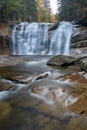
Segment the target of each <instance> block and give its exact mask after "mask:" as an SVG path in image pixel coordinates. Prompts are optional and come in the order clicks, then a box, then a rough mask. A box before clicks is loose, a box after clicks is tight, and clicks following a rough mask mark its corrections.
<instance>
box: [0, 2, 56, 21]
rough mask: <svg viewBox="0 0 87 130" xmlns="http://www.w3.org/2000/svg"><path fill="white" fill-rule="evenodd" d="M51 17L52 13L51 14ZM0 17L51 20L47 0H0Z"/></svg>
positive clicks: (23, 19) (19, 19) (22, 19)
mask: <svg viewBox="0 0 87 130" xmlns="http://www.w3.org/2000/svg"><path fill="white" fill-rule="evenodd" d="M52 18H53V19H54V17H53V14H52ZM0 19H7V20H8V19H10V20H17V21H30V22H31V21H39V22H40V21H46V22H49V21H51V20H52V19H51V8H50V1H49V0H0Z"/></svg>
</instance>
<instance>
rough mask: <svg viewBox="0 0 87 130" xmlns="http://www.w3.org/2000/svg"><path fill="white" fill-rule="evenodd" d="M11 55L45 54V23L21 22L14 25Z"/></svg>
mask: <svg viewBox="0 0 87 130" xmlns="http://www.w3.org/2000/svg"><path fill="white" fill-rule="evenodd" d="M12 42H13V55H15V54H16V55H34V54H36V55H39V54H45V52H46V49H47V48H46V43H48V25H47V24H46V23H40V24H39V23H36V22H33V23H30V24H29V23H27V22H23V23H21V24H19V25H16V26H15V27H14V29H13V33H12Z"/></svg>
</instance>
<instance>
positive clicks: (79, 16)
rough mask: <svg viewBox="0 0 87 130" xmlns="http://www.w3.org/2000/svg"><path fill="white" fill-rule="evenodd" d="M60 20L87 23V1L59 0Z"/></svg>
mask: <svg viewBox="0 0 87 130" xmlns="http://www.w3.org/2000/svg"><path fill="white" fill-rule="evenodd" d="M57 1H58V5H59V8H58V18H59V19H60V20H67V21H72V20H78V21H81V20H84V22H87V0H57Z"/></svg>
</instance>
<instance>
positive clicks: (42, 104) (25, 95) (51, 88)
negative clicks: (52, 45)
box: [0, 56, 87, 130]
mask: <svg viewBox="0 0 87 130" xmlns="http://www.w3.org/2000/svg"><path fill="white" fill-rule="evenodd" d="M25 58H26V62H24V63H23V64H20V65H15V66H7V67H2V68H0V77H1V79H0V86H1V85H3V86H4V87H7V85H8V87H9V86H10V87H14V88H15V89H10V90H9V89H7V88H6V89H7V90H4V91H2V92H0V95H1V94H2V95H1V100H0V113H1V114H0V130H86V128H87V123H86V122H87V119H86V117H84V116H80V115H78V114H75V113H72V112H70V111H68V109H67V106H68V105H70V103H72V102H74V101H76V100H77V98H76V97H71V95H70V93H69V90H72V88H73V85H74V84H73V83H71V82H68V80H67V81H60V80H58V78H59V77H61V76H63V75H64V74H66V73H71V72H76V70H77V71H78V69H76V68H72V67H71V68H55V67H49V66H47V65H46V62H47V60H48V59H49V57H46V56H45V57H44V56H41V57H39V56H38V57H37V56H34V57H29V61H28V57H25ZM44 73H46V74H48V75H47V77H45V76H43V77H40V76H41V74H44ZM20 77H22V78H20ZM38 77H39V78H38ZM29 78H31V80H30V81H29V80H28V79H29ZM15 79H16V80H15ZM25 79H27V82H25ZM36 79H37V80H36ZM18 81H19V82H18ZM20 81H21V82H20ZM6 94H7V95H6ZM66 103H67V104H66Z"/></svg>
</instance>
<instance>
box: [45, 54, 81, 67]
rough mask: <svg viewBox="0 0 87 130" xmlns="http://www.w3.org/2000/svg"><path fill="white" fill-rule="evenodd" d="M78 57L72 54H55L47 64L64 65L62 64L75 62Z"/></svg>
mask: <svg viewBox="0 0 87 130" xmlns="http://www.w3.org/2000/svg"><path fill="white" fill-rule="evenodd" d="M78 60H79V58H76V57H72V56H66V55H57V56H54V57H52V58H51V59H50V60H49V61H48V62H47V65H53V66H55V65H56V66H64V65H70V64H74V63H75V62H77V61H78Z"/></svg>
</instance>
